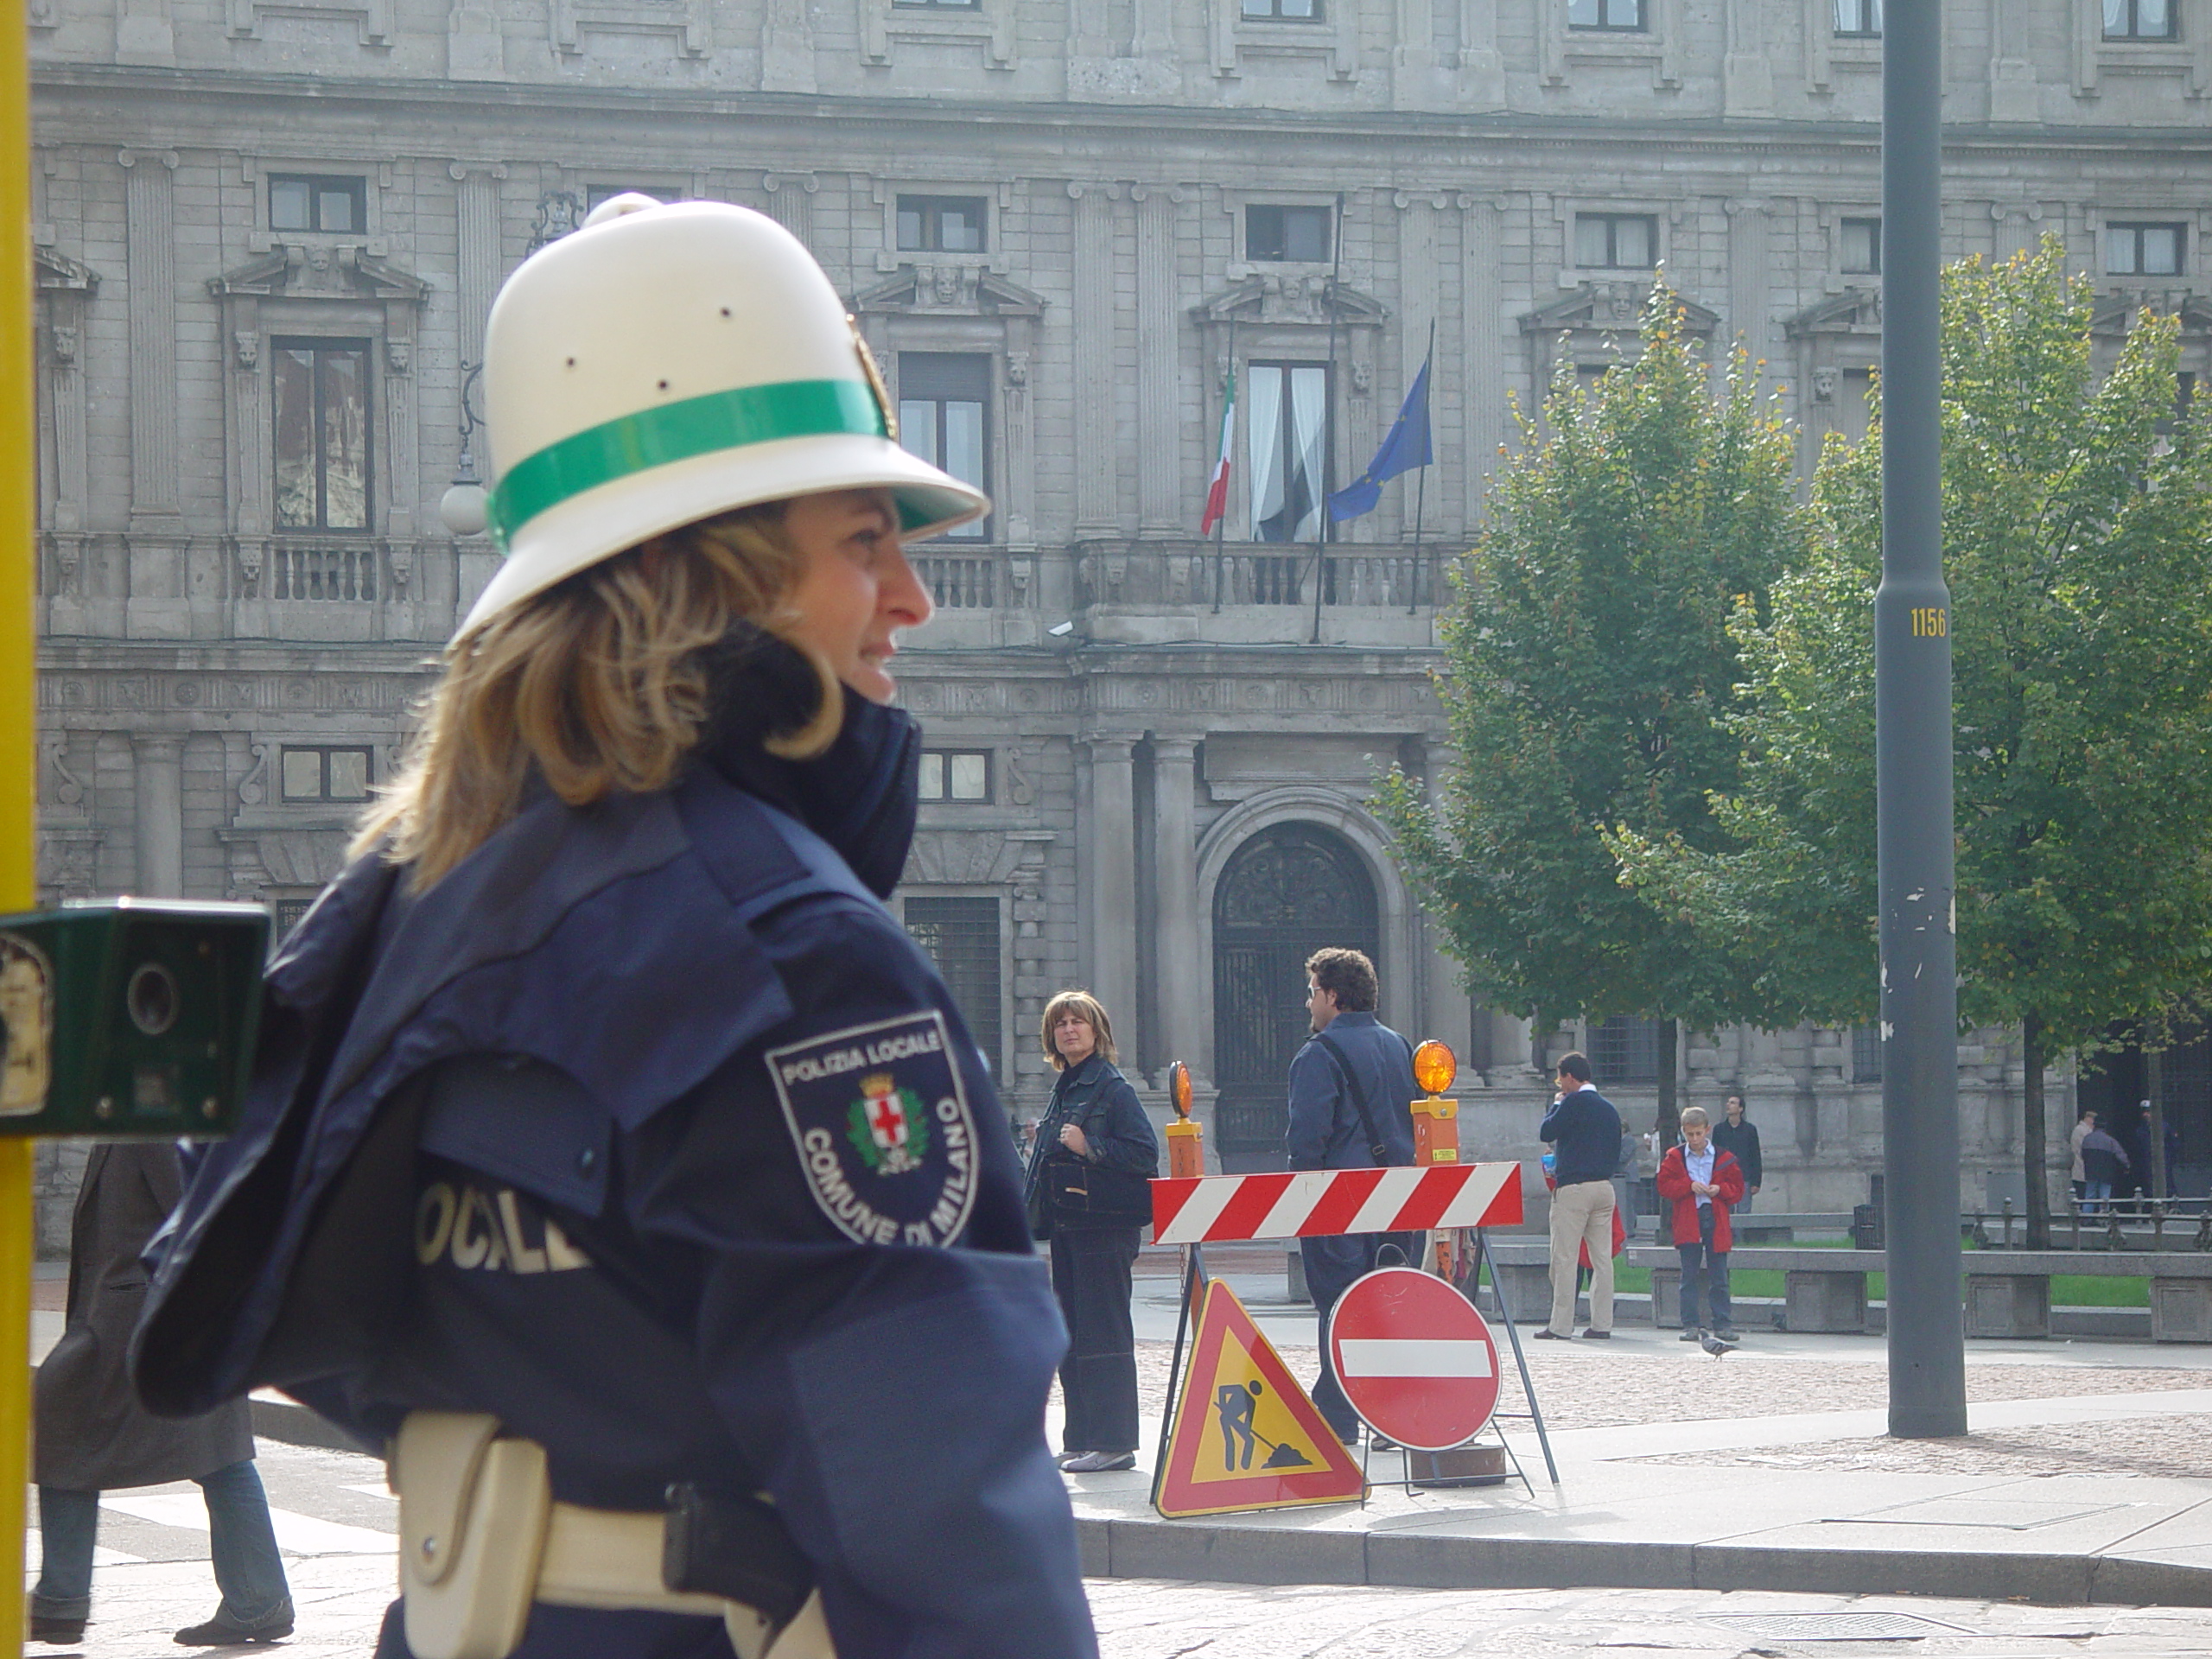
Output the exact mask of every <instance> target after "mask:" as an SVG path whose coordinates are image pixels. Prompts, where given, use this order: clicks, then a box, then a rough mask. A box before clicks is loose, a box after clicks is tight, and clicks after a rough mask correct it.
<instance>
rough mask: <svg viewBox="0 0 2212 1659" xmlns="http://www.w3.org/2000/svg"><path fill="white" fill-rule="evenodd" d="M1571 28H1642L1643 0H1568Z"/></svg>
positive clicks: (1568, 18)
mask: <svg viewBox="0 0 2212 1659" xmlns="http://www.w3.org/2000/svg"><path fill="white" fill-rule="evenodd" d="M1567 27H1568V28H1569V29H1642V28H1643V0H1567Z"/></svg>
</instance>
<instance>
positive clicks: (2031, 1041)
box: [2020, 1014, 2050, 1250]
mask: <svg viewBox="0 0 2212 1659" xmlns="http://www.w3.org/2000/svg"><path fill="white" fill-rule="evenodd" d="M2020 1063H2021V1066H2022V1068H2023V1071H2024V1076H2023V1077H2022V1078H2021V1081H2020V1114H2021V1118H2022V1122H2021V1133H2020V1138H2021V1147H2020V1160H2021V1167H2022V1168H2023V1170H2024V1172H2025V1173H2026V1175H2027V1180H2028V1248H2029V1249H2031V1250H2047V1249H2050V1184H2049V1183H2048V1182H2047V1181H2046V1180H2045V1179H2044V1161H2043V1160H2044V1142H2045V1141H2047V1140H2048V1139H2049V1138H2050V1133H2049V1125H2048V1124H2047V1123H2046V1122H2044V1106H2043V1063H2044V1052H2043V1016H2042V1015H2040V1014H2029V1015H2028V1016H2027V1018H2025V1019H2024V1020H2021V1021H2020Z"/></svg>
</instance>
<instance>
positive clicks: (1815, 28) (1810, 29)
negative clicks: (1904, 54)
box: [1804, 0, 1882, 92]
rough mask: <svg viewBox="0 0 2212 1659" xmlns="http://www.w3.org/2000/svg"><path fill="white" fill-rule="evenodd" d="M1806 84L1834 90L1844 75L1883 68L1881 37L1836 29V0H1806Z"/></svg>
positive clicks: (1876, 72) (1868, 73)
mask: <svg viewBox="0 0 2212 1659" xmlns="http://www.w3.org/2000/svg"><path fill="white" fill-rule="evenodd" d="M1804 28H1805V85H1806V86H1808V87H1809V88H1810V89H1811V90H1812V91H1814V92H1834V91H1835V85H1834V83H1835V81H1836V80H1837V79H1839V78H1840V77H1841V76H1846V75H1847V76H1850V77H1851V78H1853V79H1859V78H1860V77H1862V76H1875V75H1879V74H1880V73H1881V72H1882V37H1881V36H1880V35H1839V34H1837V33H1836V32H1835V0H1804Z"/></svg>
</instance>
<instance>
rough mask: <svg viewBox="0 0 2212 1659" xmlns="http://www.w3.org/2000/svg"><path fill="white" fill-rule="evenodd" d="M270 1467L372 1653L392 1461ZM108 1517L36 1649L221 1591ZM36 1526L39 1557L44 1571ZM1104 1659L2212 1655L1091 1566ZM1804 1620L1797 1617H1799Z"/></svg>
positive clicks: (327, 1619)
mask: <svg viewBox="0 0 2212 1659" xmlns="http://www.w3.org/2000/svg"><path fill="white" fill-rule="evenodd" d="M260 1461H261V1469H262V1476H263V1479H264V1484H266V1485H267V1487H268V1489H269V1493H270V1506H271V1510H272V1511H273V1512H274V1514H275V1517H276V1521H277V1532H278V1537H279V1541H280V1543H281V1545H282V1546H283V1549H284V1552H285V1557H286V1561H285V1565H286V1569H287V1571H288V1572H289V1574H290V1577H291V1580H292V1590H293V1596H294V1599H295V1602H296V1605H297V1606H298V1609H299V1628H298V1630H297V1632H296V1634H295V1636H294V1637H293V1638H292V1639H291V1640H290V1641H289V1642H288V1643H283V1644H282V1646H281V1647H280V1648H279V1649H273V1650H272V1652H280V1653H282V1654H283V1655H285V1656H288V1659H365V1656H366V1655H367V1654H369V1653H370V1651H371V1650H372V1648H373V1647H374V1644H375V1640H376V1633H377V1628H378V1623H379V1622H380V1620H381V1619H382V1618H383V1615H384V1609H385V1605H386V1603H387V1602H388V1601H389V1600H390V1599H391V1593H392V1592H391V1585H392V1574H393V1557H392V1545H391V1535H392V1530H393V1528H394V1527H395V1525H396V1518H397V1511H396V1507H395V1505H394V1503H393V1502H392V1499H391V1497H390V1496H389V1494H387V1493H386V1492H385V1491H384V1488H383V1466H382V1465H380V1464H378V1462H377V1461H376V1460H375V1459H370V1458H364V1457H358V1456H355V1455H353V1454H351V1453H347V1452H327V1451H321V1450H316V1449H313V1448H309V1447H304V1446H285V1445H281V1444H277V1443H274V1442H270V1441H266V1440H264V1442H263V1443H262V1446H261V1452H260ZM111 1501H112V1503H114V1504H115V1505H117V1506H118V1507H115V1508H111V1509H108V1510H105V1512H104V1513H103V1515H102V1516H101V1535H100V1544H101V1556H100V1565H99V1567H98V1568H97V1570H96V1573H95V1576H94V1584H93V1596H94V1609H93V1614H94V1618H93V1623H92V1625H91V1626H90V1627H89V1629H88V1630H86V1638H85V1640H84V1641H83V1642H82V1643H78V1644H76V1645H75V1646H74V1647H72V1648H56V1647H52V1646H40V1645H34V1646H33V1647H32V1648H31V1649H29V1652H30V1653H32V1654H34V1655H41V1656H43V1655H52V1656H57V1659H58V1656H60V1655H62V1654H67V1653H77V1654H81V1655H83V1656H84V1659H154V1656H159V1655H162V1654H170V1655H174V1654H176V1653H178V1652H179V1651H180V1649H177V1648H176V1647H175V1644H174V1643H173V1642H172V1641H171V1639H170V1638H171V1634H172V1632H174V1631H175V1630H177V1629H178V1628H179V1627H181V1626H182V1625H184V1624H191V1623H194V1622H196V1621H197V1620H199V1619H200V1618H205V1617H207V1613H208V1612H209V1611H211V1610H212V1609H213V1605H214V1601H215V1592H214V1586H213V1580H211V1578H210V1577H209V1574H208V1567H207V1532H206V1529H205V1522H204V1513H205V1512H204V1510H200V1511H199V1516H200V1524H199V1525H197V1526H195V1525H194V1524H192V1522H194V1510H195V1507H196V1506H197V1505H198V1503H199V1498H198V1492H197V1489H196V1488H194V1487H193V1486H192V1485H191V1484H189V1483H183V1484H178V1485H175V1486H170V1487H160V1488H155V1489H151V1490H149V1491H140V1492H130V1493H118V1494H116V1495H114V1497H113V1498H112V1500H111ZM36 1559H37V1551H36V1539H35V1535H34V1538H33V1541H32V1551H31V1561H32V1566H33V1569H34V1573H35V1563H36ZM1089 1590H1090V1599H1091V1607H1092V1611H1093V1614H1094V1616H1095V1618H1096V1622H1097V1625H1098V1630H1099V1638H1100V1653H1101V1659H1309V1656H1311V1659H1323V1656H1325V1659H1363V1656H1376V1659H1380V1656H1386V1655H1387V1656H1392V1659H1449V1656H1455V1655H1462V1654H1465V1655H1474V1654H1483V1655H1485V1656H1489V1655H1506V1656H1523V1655H1525V1656H1533V1659H1552V1656H1567V1655H1592V1656H1608V1659H1618V1656H1625V1655H1630V1654H1635V1653H1654V1654H1662V1655H1663V1654H1681V1655H1695V1656H1713V1659H1737V1656H1744V1659H1751V1656H1779V1655H1796V1654H1804V1655H1807V1656H1811V1659H1820V1656H1834V1659H1842V1656H1846V1655H1875V1654H1892V1653H1895V1654H1923V1655H1939V1654H1960V1655H1972V1656H1975V1659H2048V1656H2052V1655H2057V1654H2076V1653H2079V1654H2094V1655H2130V1656H2143V1659H2167V1656H2183V1655H2202V1656H2212V1611H2206V1610H2202V1609H2159V1608H2141V1609H2133V1608H2113V1607H2087V1608H2067V1607H2026V1606H2018V1605H2006V1604H2004V1603H1988V1602H1968V1601H1942V1600H1933V1599H1903V1598H1850V1597H1838V1596H1814V1595H1804V1596H1797V1595H1773V1594H1750V1593H1738V1594H1732V1595H1722V1594H1715V1593H1712V1592H1693V1591H1679V1592H1677V1591H1624V1590H1603V1589H1564V1590H1454V1591H1427V1590H1407V1589H1383V1588H1373V1587H1364V1586H1335V1585H1284V1586H1249V1585H1224V1584H1209V1583H1163V1582H1160V1581H1159V1580H1146V1579H1122V1580H1092V1581H1091V1582H1090V1586H1089ZM1836 1613H1843V1614H1846V1615H1847V1616H1849V1617H1850V1618H1855V1619H1863V1618H1865V1616H1866V1615H1869V1614H1873V1613H1886V1614H1889V1615H1891V1616H1892V1618H1894V1617H1895V1616H1896V1615H1899V1614H1903V1615H1907V1616H1910V1617H1911V1618H1916V1619H1919V1620H1923V1621H1932V1623H1930V1624H1927V1625H1926V1627H1925V1632H1924V1634H1923V1637H1922V1638H1921V1639H1918V1640H1911V1641H1904V1640H1862V1641H1841V1642H1839V1641H1834V1640H1821V1641H1809V1640H1800V1639H1796V1638H1793V1637H1791V1636H1789V1634H1787V1632H1786V1630H1784V1631H1783V1633H1782V1634H1777V1633H1774V1632H1775V1631H1776V1630H1782V1629H1783V1627H1778V1626H1777V1627H1770V1628H1769V1629H1768V1630H1765V1631H1762V1630H1758V1629H1756V1628H1752V1627H1751V1626H1749V1625H1747V1624H1745V1621H1746V1620H1749V1619H1751V1618H1755V1617H1771V1616H1774V1615H1789V1616H1791V1617H1792V1618H1795V1619H1796V1620H1799V1621H1802V1620H1804V1619H1806V1618H1815V1617H1818V1616H1822V1615H1833V1614H1836ZM1803 1628H1805V1627H1804V1626H1803V1625H1802V1624H1800V1625H1799V1629H1800V1630H1802V1629H1803Z"/></svg>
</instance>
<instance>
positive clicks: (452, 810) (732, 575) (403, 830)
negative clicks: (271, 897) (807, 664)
mask: <svg viewBox="0 0 2212 1659" xmlns="http://www.w3.org/2000/svg"><path fill="white" fill-rule="evenodd" d="M785 505H786V504H785V502H782V501H771V502H766V503H763V504H761V505H757V506H749V507H744V508H741V509H739V510H738V511H736V512H729V513H724V514H722V515H721V516H720V517H717V518H708V519H702V520H701V521H700V522H698V523H696V524H687V525H685V526H684V527H683V528H682V529H681V530H676V531H670V532H669V533H668V534H667V535H664V536H656V537H652V539H651V540H649V541H645V542H641V543H639V544H638V545H637V546H635V547H632V548H629V549H626V550H624V551H623V552H620V553H618V554H616V555H615V556H613V558H610V559H605V560H602V561H601V563H597V564H594V565H592V566H590V567H589V568H588V569H583V570H580V571H578V572H577V573H576V574H575V575H573V576H570V577H569V578H568V579H567V580H566V581H565V582H558V583H556V585H555V586H553V587H551V588H547V589H546V590H545V591H544V592H543V593H542V594H537V596H536V597H534V598H532V599H530V600H528V601H524V603H523V604H521V605H519V606H518V607H516V608H515V609H513V610H512V611H509V612H507V613H505V614H504V615H501V616H499V617H497V618H495V619H494V620H492V621H490V622H487V623H486V624H485V626H482V627H480V628H478V629H476V630H475V631H474V632H471V633H469V634H467V636H466V637H464V638H462V639H456V640H455V641H454V643H453V644H452V645H448V647H447V648H446V655H445V673H444V675H443V677H442V678H440V680H439V682H438V683H437V686H436V689H435V690H433V691H432V692H431V693H430V696H429V701H428V703H427V706H426V708H425V709H424V719H423V726H422V728H421V730H420V731H419V732H418V733H417V734H416V738H415V740H414V741H413V743H412V744H411V745H410V752H409V755H408V760H407V763H406V765H405V766H404V768H403V769H402V771H401V772H400V774H399V776H398V777H397V779H394V780H393V781H392V783H391V785H390V786H389V787H387V788H385V789H384V790H382V791H379V793H378V798H377V799H376V800H375V801H374V802H373V803H372V804H371V806H370V807H369V809H368V810H367V811H366V812H365V813H364V814H363V815H362V817H361V820H360V823H359V827H358V828H357V829H356V831H355V834H354V836H353V848H352V852H353V855H355V856H357V857H358V856H360V855H364V854H366V853H370V852H376V851H380V853H381V855H382V856H383V857H385V859H387V860H389V861H391V862H392V863H395V864H404V865H407V866H410V867H411V868H410V877H409V880H410V887H412V889H413V890H415V891H416V892H421V891H423V889H425V888H427V887H430V886H431V885H432V884H433V883H435V882H436V881H437V880H440V879H441V878H442V877H443V876H444V875H446V874H448V872H449V871H451V870H452V868H454V865H456V864H458V863H460V862H461V860H462V859H464V858H466V857H467V856H468V855H469V854H470V853H472V852H474V850H475V849H477V848H478V847H480V846H481V845H483V843H484V842H486V841H487V840H488V839H490V838H491V836H493V833H494V832H495V831H497V830H498V829H499V828H500V827H501V826H502V825H503V824H505V823H506V822H507V821H508V820H509V819H511V818H512V817H514V816H515V814H516V812H517V811H518V810H519V809H520V806H521V803H522V796H523V791H524V787H525V785H527V784H528V782H529V780H530V776H531V772H532V771H535V772H537V774H538V775H539V776H541V777H543V779H544V780H545V783H546V785H547V786H548V787H549V788H550V789H551V790H552V791H553V792H554V793H555V794H556V795H557V796H559V797H560V798H561V799H562V800H563V801H565V802H567V803H568V804H569V805H571V806H584V805H588V804H590V803H591V802H594V801H596V800H600V799H601V798H604V797H606V796H607V795H610V794H614V793H616V792H644V791H652V790H656V789H663V788H665V787H666V786H667V785H669V784H670V783H671V782H672V781H674V779H675V777H676V773H677V769H678V768H679V767H680V766H682V765H683V758H684V756H685V755H686V754H688V753H690V751H691V749H692V748H693V747H695V746H696V744H697V743H698V741H700V738H701V736H702V734H703V732H704V730H705V728H706V726H707V722H708V721H709V719H710V718H711V717H712V715H713V713H714V710H713V709H711V708H709V683H708V682H709V661H708V657H707V653H708V652H709V650H710V649H711V648H712V647H713V646H715V645H717V644H719V643H720V642H721V640H722V639H724V638H726V637H727V636H728V634H729V632H730V631H731V630H732V629H733V628H734V626H737V625H738V624H740V623H742V622H747V621H749V622H753V623H756V624H758V625H759V626H761V627H763V628H765V629H766V630H767V631H768V632H776V631H777V626H778V624H779V622H780V621H783V620H787V619H786V618H785V615H783V614H782V607H783V604H784V601H785V599H786V598H787V597H788V596H789V594H790V593H791V589H792V588H793V587H795V586H796V585H797V584H798V578H799V572H800V566H801V563H802V556H801V554H800V553H799V550H798V548H797V547H795V546H794V545H793V544H792V542H791V537H790V536H789V534H788V533H787V532H786V531H785V528H784V509H785ZM808 655H809V656H810V658H813V659H814V666H815V671H816V675H817V678H818V679H819V680H820V681H821V683H822V696H821V700H820V702H819V703H818V705H817V708H816V709H815V711H814V713H813V715H812V716H811V717H810V718H809V719H808V720H807V721H806V722H805V723H804V725H803V726H801V727H800V728H798V729H797V730H796V731H791V732H785V733H780V734H775V735H773V736H772V737H771V738H769V739H768V740H767V746H768V747H769V749H770V750H771V751H772V753H778V754H781V755H784V756H786V757H789V758H793V759H804V758H807V757H809V756H810V755H815V754H819V753H821V752H822V751H823V750H824V749H826V748H828V747H829V743H830V741H831V740H832V739H834V738H835V737H836V734H837V731H838V728H839V727H840V726H841V725H842V721H843V719H844V703H843V699H842V690H841V688H840V687H839V685H838V683H837V680H836V675H835V674H833V673H832V672H831V671H830V669H829V664H828V663H826V662H825V661H823V660H822V659H821V658H819V657H818V656H817V655H816V654H815V653H812V652H809V653H808Z"/></svg>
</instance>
